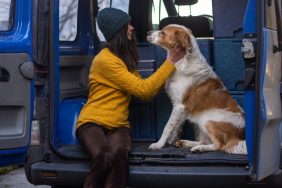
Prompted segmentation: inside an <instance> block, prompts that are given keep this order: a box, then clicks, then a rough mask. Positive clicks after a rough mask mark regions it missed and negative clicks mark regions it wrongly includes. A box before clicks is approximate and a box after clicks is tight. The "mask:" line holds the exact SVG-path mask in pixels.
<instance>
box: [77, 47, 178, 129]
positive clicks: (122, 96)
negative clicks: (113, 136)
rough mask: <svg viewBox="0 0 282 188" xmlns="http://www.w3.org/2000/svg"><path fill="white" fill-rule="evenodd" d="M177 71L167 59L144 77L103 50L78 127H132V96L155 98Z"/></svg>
mask: <svg viewBox="0 0 282 188" xmlns="http://www.w3.org/2000/svg"><path fill="white" fill-rule="evenodd" d="M174 71H175V67H174V65H173V64H172V63H170V62H168V61H165V62H164V63H163V65H162V66H161V67H160V68H159V69H158V70H157V71H156V72H155V73H154V74H153V75H151V76H150V77H149V78H147V79H142V78H141V77H140V75H139V74H138V72H137V71H134V72H133V73H131V72H129V71H128V70H127V67H126V65H125V64H124V63H123V61H122V60H121V59H120V58H118V57H117V56H115V55H114V54H113V53H111V52H110V50H109V49H108V48H105V49H103V50H102V51H101V52H100V53H99V54H98V55H97V56H96V57H95V58H94V60H93V62H92V66H91V69H90V74H89V83H88V84H89V85H88V87H89V96H88V100H87V102H86V104H85V105H84V107H83V108H82V110H81V112H80V114H79V117H78V120H77V127H79V126H80V125H82V124H84V123H86V122H94V123H97V124H99V125H103V126H104V127H105V128H107V129H112V128H115V127H120V126H125V127H130V124H129V122H128V113H129V112H128V106H129V103H130V100H131V95H135V96H137V97H139V98H141V99H143V100H147V99H150V98H152V97H153V96H155V95H156V94H157V93H158V91H159V90H160V89H161V87H162V85H163V84H164V83H165V81H166V79H167V78H168V77H169V76H170V75H171V74H172V73H173V72H174Z"/></svg>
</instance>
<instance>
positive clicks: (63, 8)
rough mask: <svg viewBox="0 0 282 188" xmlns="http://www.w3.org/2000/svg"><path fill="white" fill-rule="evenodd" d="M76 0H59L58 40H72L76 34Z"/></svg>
mask: <svg viewBox="0 0 282 188" xmlns="http://www.w3.org/2000/svg"><path fill="white" fill-rule="evenodd" d="M77 15H78V0H60V5H59V38H60V41H74V40H75V39H76V36H77Z"/></svg>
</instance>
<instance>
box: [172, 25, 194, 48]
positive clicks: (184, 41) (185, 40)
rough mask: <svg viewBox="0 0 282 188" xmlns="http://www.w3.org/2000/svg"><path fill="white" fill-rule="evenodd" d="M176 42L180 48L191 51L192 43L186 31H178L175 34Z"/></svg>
mask: <svg viewBox="0 0 282 188" xmlns="http://www.w3.org/2000/svg"><path fill="white" fill-rule="evenodd" d="M175 35H176V37H177V40H178V42H179V44H180V45H181V47H183V48H185V49H191V48H192V43H191V38H190V35H189V33H188V32H187V31H184V30H178V31H176V33H175Z"/></svg>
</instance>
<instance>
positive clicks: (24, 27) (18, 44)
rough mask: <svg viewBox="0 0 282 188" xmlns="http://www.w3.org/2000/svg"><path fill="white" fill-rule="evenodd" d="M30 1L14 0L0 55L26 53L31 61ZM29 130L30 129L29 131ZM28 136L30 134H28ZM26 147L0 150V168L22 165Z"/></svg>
mask: <svg viewBox="0 0 282 188" xmlns="http://www.w3.org/2000/svg"><path fill="white" fill-rule="evenodd" d="M32 7H33V1H32V0H15V9H14V11H15V14H14V15H15V16H14V25H13V26H12V29H11V30H9V31H7V32H1V35H0V53H27V54H28V55H29V58H30V60H31V61H32V60H33V47H32V12H33V11H32ZM33 88H34V82H33V81H31V91H30V93H31V96H30V112H29V113H30V125H29V126H31V121H32V115H33V113H32V112H33V103H34V102H33V101H34V89H33ZM30 130H31V129H30ZM29 134H30V133H29ZM27 147H28V145H27V146H26V147H23V148H14V149H10V150H0V166H3V165H10V164H22V163H23V162H24V156H25V153H26V151H27Z"/></svg>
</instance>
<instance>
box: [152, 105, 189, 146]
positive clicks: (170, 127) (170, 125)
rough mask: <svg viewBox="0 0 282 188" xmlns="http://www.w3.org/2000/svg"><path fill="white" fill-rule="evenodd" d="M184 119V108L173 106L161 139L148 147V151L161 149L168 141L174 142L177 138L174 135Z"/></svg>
mask: <svg viewBox="0 0 282 188" xmlns="http://www.w3.org/2000/svg"><path fill="white" fill-rule="evenodd" d="M185 119H186V112H185V107H184V106H183V105H175V106H174V107H173V109H172V112H171V115H170V117H169V120H168V122H167V123H166V125H165V128H164V130H163V133H162V136H161V138H160V139H159V141H158V142H156V143H153V144H151V145H150V146H149V149H160V148H163V147H164V146H165V145H166V144H167V143H168V141H170V142H174V141H175V140H176V138H177V134H176V133H177V132H178V131H179V129H180V128H181V126H182V124H183V122H184V121H185ZM173 137H175V138H173Z"/></svg>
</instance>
